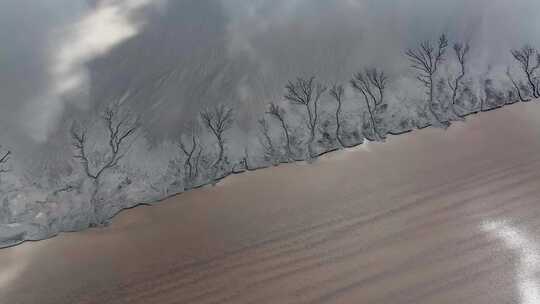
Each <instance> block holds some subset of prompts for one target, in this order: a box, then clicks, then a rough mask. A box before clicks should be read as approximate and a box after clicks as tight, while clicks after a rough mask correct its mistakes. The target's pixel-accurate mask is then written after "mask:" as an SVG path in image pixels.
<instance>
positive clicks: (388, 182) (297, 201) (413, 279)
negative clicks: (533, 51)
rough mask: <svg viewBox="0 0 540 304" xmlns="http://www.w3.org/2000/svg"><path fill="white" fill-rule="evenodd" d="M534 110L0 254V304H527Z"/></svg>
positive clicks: (244, 180) (533, 240)
mask: <svg viewBox="0 0 540 304" xmlns="http://www.w3.org/2000/svg"><path fill="white" fill-rule="evenodd" d="M539 232H540V104H517V105H513V106H510V107H507V108H505V109H502V110H498V111H494V112H489V113H483V114H481V115H477V116H474V117H470V118H469V119H468V121H467V122H466V123H458V124H456V125H454V126H453V127H452V128H450V129H449V130H448V131H446V132H445V131H442V130H436V129H426V130H423V131H419V132H415V133H412V134H409V135H402V136H398V137H392V138H391V139H389V140H388V142H387V143H384V144H373V143H371V144H368V145H366V146H362V147H359V148H356V149H352V150H348V151H342V152H336V153H333V154H331V155H328V156H325V157H323V158H322V159H321V160H319V161H318V162H316V163H315V164H311V165H306V164H292V165H287V166H281V167H278V168H271V169H266V170H260V171H256V172H251V173H246V174H243V175H238V176H233V177H230V178H227V179H226V180H225V181H223V182H222V183H221V184H219V185H218V186H216V187H208V188H204V189H200V190H197V191H193V192H190V193H187V194H183V195H181V196H178V197H176V198H172V199H170V200H169V201H167V202H165V203H164V204H162V205H159V206H157V207H141V208H137V209H134V210H130V211H126V212H124V213H122V214H121V215H120V216H119V217H117V218H116V219H115V221H114V224H113V225H112V226H111V227H109V228H106V229H101V230H89V231H85V232H82V233H74V234H64V235H61V236H60V237H57V238H55V239H52V240H48V241H43V242H38V243H26V244H23V245H22V246H19V247H15V248H10V249H7V250H2V251H0V303H9V304H17V303H41V304H48V303H51V304H53V303H54V304H61V303H145V304H146V303H159V304H166V303H257V304H260V303H280V304H281V303H437V304H443V303H452V304H455V303H523V304H531V303H540V276H538V275H537V274H539V273H540V249H538V248H540V245H539V244H538V243H537V242H538V241H540V238H539Z"/></svg>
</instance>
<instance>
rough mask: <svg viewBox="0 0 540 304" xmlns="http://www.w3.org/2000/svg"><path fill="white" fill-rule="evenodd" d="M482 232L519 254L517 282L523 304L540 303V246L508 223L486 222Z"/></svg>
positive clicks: (525, 233)
mask: <svg viewBox="0 0 540 304" xmlns="http://www.w3.org/2000/svg"><path fill="white" fill-rule="evenodd" d="M482 230H484V231H486V232H488V233H490V234H492V235H493V236H495V237H496V238H498V239H500V240H501V241H503V243H504V245H505V246H506V247H507V248H508V249H510V250H512V251H514V252H515V253H517V254H518V264H517V270H516V272H517V273H516V282H517V288H518V290H519V294H520V297H521V303H522V304H537V303H540V283H539V282H538V278H537V277H536V273H537V272H538V271H540V251H539V247H538V244H537V243H536V242H535V241H534V240H533V239H532V237H531V236H530V235H528V233H527V232H525V231H523V230H521V229H519V228H517V227H515V226H513V225H512V224H510V223H509V222H507V221H500V220H490V221H486V222H484V223H482Z"/></svg>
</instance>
